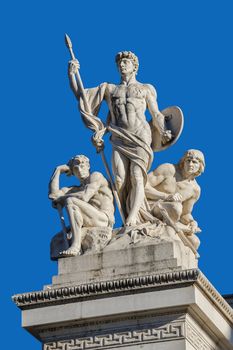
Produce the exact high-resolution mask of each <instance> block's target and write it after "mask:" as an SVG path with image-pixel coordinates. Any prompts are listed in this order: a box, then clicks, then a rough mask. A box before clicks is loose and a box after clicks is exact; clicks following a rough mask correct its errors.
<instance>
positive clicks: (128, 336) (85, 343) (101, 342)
mask: <svg viewBox="0 0 233 350" xmlns="http://www.w3.org/2000/svg"><path fill="white" fill-rule="evenodd" d="M177 338H179V339H180V338H184V324H181V323H177V324H175V323H172V324H168V325H166V326H163V327H159V328H149V329H143V330H132V331H127V332H114V333H110V334H105V335H96V336H93V337H87V338H77V339H69V340H60V341H56V342H51V343H46V344H44V347H43V350H85V349H109V348H114V347H118V346H122V345H123V346H124V344H125V345H135V344H145V343H155V342H161V341H167V340H172V339H177Z"/></svg>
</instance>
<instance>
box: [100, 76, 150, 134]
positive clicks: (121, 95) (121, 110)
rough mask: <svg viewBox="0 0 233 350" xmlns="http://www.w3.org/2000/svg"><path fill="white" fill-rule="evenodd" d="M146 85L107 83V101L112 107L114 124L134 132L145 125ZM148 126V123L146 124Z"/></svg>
mask: <svg viewBox="0 0 233 350" xmlns="http://www.w3.org/2000/svg"><path fill="white" fill-rule="evenodd" d="M147 89H148V88H147V87H146V86H145V85H143V84H141V83H138V82H134V83H132V84H129V85H128V86H127V85H124V84H120V85H113V84H108V89H107V90H108V94H107V98H106V99H107V102H108V104H111V105H110V106H109V108H110V109H112V114H113V115H114V119H115V120H114V121H112V122H113V123H114V124H115V125H117V126H119V127H121V128H123V129H125V130H128V131H131V132H136V131H137V130H138V129H140V128H144V127H145V125H146V127H147V125H148V123H147V122H146V116H145V111H146V107H147V103H146V96H147ZM148 126H149V125H148Z"/></svg>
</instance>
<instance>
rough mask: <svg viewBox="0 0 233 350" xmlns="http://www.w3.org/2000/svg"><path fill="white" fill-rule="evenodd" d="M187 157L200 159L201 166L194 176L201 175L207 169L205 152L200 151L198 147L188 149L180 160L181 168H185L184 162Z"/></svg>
mask: <svg viewBox="0 0 233 350" xmlns="http://www.w3.org/2000/svg"><path fill="white" fill-rule="evenodd" d="M187 158H194V159H198V160H199V163H200V167H199V170H198V171H197V172H196V173H195V174H194V177H197V176H199V175H201V174H202V173H203V172H204V170H205V157H204V154H203V153H202V152H201V151H199V150H198V149H189V150H188V151H186V152H185V154H184V155H183V157H182V158H181V160H180V161H179V167H180V169H183V168H184V162H185V160H186V159H187Z"/></svg>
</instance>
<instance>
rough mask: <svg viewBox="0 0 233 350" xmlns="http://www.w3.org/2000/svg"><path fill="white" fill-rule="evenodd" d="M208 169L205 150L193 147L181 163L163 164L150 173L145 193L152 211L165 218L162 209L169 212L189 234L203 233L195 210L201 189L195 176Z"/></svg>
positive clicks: (174, 220) (176, 223) (155, 214)
mask: <svg viewBox="0 0 233 350" xmlns="http://www.w3.org/2000/svg"><path fill="white" fill-rule="evenodd" d="M204 168H205V159H204V155H203V153H202V152H201V151H199V150H195V149H191V150H188V151H187V152H185V154H184V156H183V158H182V159H181V160H180V161H179V163H178V164H176V165H174V164H169V163H166V164H162V165H160V166H158V168H157V169H155V170H154V171H152V172H151V173H149V174H148V182H147V185H146V189H145V192H146V197H147V200H148V202H149V204H150V207H151V211H152V214H153V215H154V216H156V217H158V218H159V219H163V215H162V212H163V211H166V213H167V214H168V217H169V219H170V220H171V222H172V223H174V224H175V225H176V227H177V229H180V230H182V231H183V232H184V233H185V234H186V235H189V236H192V235H193V234H194V233H197V232H200V229H199V227H198V224H197V222H196V221H195V220H194V218H193V216H192V209H193V206H194V204H195V203H196V202H197V200H198V199H199V197H200V192H201V190H200V186H199V185H198V184H197V182H196V180H195V178H196V177H197V176H199V175H200V174H201V173H202V172H203V171H204ZM161 209H162V210H161ZM195 244H196V243H195Z"/></svg>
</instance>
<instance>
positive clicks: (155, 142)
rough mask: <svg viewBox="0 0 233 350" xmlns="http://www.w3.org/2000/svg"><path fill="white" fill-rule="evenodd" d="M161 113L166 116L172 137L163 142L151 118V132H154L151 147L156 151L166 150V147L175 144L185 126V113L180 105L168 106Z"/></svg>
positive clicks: (166, 122) (167, 126)
mask: <svg viewBox="0 0 233 350" xmlns="http://www.w3.org/2000/svg"><path fill="white" fill-rule="evenodd" d="M161 113H162V114H163V115H164V117H165V124H166V129H167V130H170V131H171V133H172V139H171V141H169V142H168V143H166V144H163V143H162V139H161V135H160V133H159V130H158V129H157V128H156V126H155V125H153V123H152V120H151V121H150V122H149V123H150V127H151V132H152V143H151V147H152V149H153V151H154V152H159V151H164V150H165V149H166V148H168V147H170V146H171V145H173V144H174V143H175V142H176V141H177V140H178V138H179V137H180V134H181V132H182V130H183V126H184V117H183V113H182V110H181V109H180V108H179V107H176V106H173V107H168V108H166V109H164V110H163V111H161Z"/></svg>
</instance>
